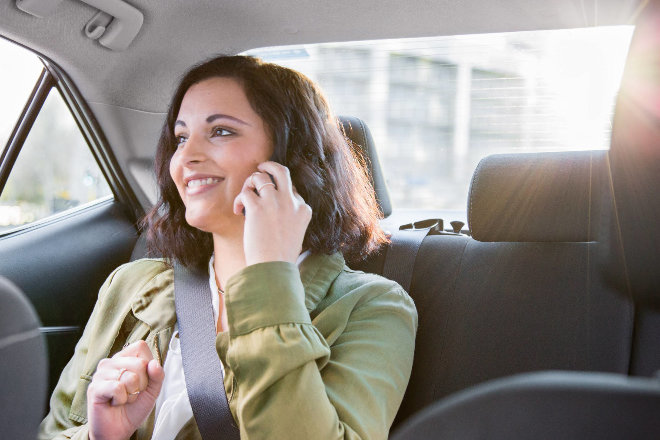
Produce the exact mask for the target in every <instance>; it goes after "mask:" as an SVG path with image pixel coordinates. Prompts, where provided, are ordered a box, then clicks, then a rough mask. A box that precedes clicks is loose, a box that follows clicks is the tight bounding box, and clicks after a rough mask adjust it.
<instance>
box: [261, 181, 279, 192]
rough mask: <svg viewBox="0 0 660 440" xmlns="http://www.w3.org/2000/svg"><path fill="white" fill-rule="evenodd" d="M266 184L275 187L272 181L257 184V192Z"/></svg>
mask: <svg viewBox="0 0 660 440" xmlns="http://www.w3.org/2000/svg"><path fill="white" fill-rule="evenodd" d="M268 185H273V187H275V184H274V183H273V182H266V183H262V184H261V185H259V188H257V192H258V193H260V192H261V190H262V189H263V187H264V186H268Z"/></svg>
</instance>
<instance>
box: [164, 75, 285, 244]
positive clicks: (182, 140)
mask: <svg viewBox="0 0 660 440" xmlns="http://www.w3.org/2000/svg"><path fill="white" fill-rule="evenodd" d="M174 136H175V138H176V142H177V150H176V152H175V153H174V155H173V156H172V159H171V161H170V175H171V176H172V179H173V180H174V183H175V184H176V187H177V189H178V191H179V195H180V196H181V199H182V200H183V204H184V205H185V206H186V221H187V222H188V223H189V224H190V225H191V226H194V227H196V228H198V229H201V230H203V231H206V232H215V233H231V232H233V231H234V229H235V228H236V227H237V226H238V225H242V223H243V217H242V216H236V215H234V214H233V211H232V207H233V203H234V198H235V197H236V196H237V195H238V193H239V192H240V191H241V188H242V187H243V183H244V182H245V180H246V179H247V178H248V177H249V176H250V174H252V173H253V172H255V171H256V170H257V165H258V164H260V163H261V162H264V161H267V160H268V159H269V158H270V157H271V155H272V154H273V143H272V140H271V138H270V135H269V132H268V129H267V127H266V124H265V123H264V121H263V120H262V119H261V118H260V117H259V115H257V113H256V112H255V111H254V110H253V109H252V106H251V105H250V103H249V101H248V99H247V96H245V92H244V90H243V86H242V85H241V84H240V83H239V82H238V81H236V80H235V79H232V78H211V79H207V80H204V81H202V82H200V83H197V84H195V85H193V86H192V87H190V89H188V91H187V92H186V94H185V95H184V97H183V101H182V102H181V108H180V109H179V114H178V116H177V120H176V123H175V127H174Z"/></svg>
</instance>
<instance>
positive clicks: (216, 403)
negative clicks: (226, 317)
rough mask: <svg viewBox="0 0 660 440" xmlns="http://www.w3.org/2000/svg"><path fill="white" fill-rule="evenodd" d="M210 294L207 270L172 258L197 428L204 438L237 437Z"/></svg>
mask: <svg viewBox="0 0 660 440" xmlns="http://www.w3.org/2000/svg"><path fill="white" fill-rule="evenodd" d="M211 295H212V292H211V288H210V287H209V275H208V274H207V273H205V272H203V271H201V270H198V269H194V268H188V267H185V266H183V265H182V264H180V263H178V262H175V264H174V304H175V308H176V318H177V323H178V325H179V339H180V343H181V358H182V361H183V374H184V376H185V379H186V388H187V391H188V398H189V399H190V406H191V407H192V411H193V415H194V416H195V421H196V422H197V428H198V429H199V432H200V434H202V438H203V439H204V440H239V439H240V431H239V430H238V427H237V426H236V422H235V421H234V417H233V416H232V414H231V410H230V409H229V402H228V401H227V394H226V392H225V386H224V375H223V374H222V364H221V362H220V357H219V356H218V352H217V351H216V348H215V339H216V335H217V333H216V323H215V322H213V306H212V302H211Z"/></svg>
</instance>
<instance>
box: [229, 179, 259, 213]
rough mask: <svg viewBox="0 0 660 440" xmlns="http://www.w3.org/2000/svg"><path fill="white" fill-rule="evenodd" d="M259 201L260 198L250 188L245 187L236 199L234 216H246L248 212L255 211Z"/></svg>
mask: <svg viewBox="0 0 660 440" xmlns="http://www.w3.org/2000/svg"><path fill="white" fill-rule="evenodd" d="M258 201H259V196H258V195H257V194H255V192H254V190H253V189H252V188H250V187H249V186H247V185H246V186H243V189H242V190H241V192H240V193H238V195H237V196H236V198H235V199H234V214H236V215H239V214H245V213H246V212H247V211H248V210H250V209H254V208H255V207H256V205H257V203H258Z"/></svg>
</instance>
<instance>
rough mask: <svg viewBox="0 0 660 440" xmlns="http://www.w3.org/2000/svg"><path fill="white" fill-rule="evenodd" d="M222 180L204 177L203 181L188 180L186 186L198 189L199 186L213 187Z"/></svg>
mask: <svg viewBox="0 0 660 440" xmlns="http://www.w3.org/2000/svg"><path fill="white" fill-rule="evenodd" d="M223 180H224V179H222V178H219V177H206V178H204V179H193V180H190V181H189V182H188V183H187V184H186V186H187V187H188V188H198V187H200V186H205V185H213V184H214V183H220V182H222V181H223Z"/></svg>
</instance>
